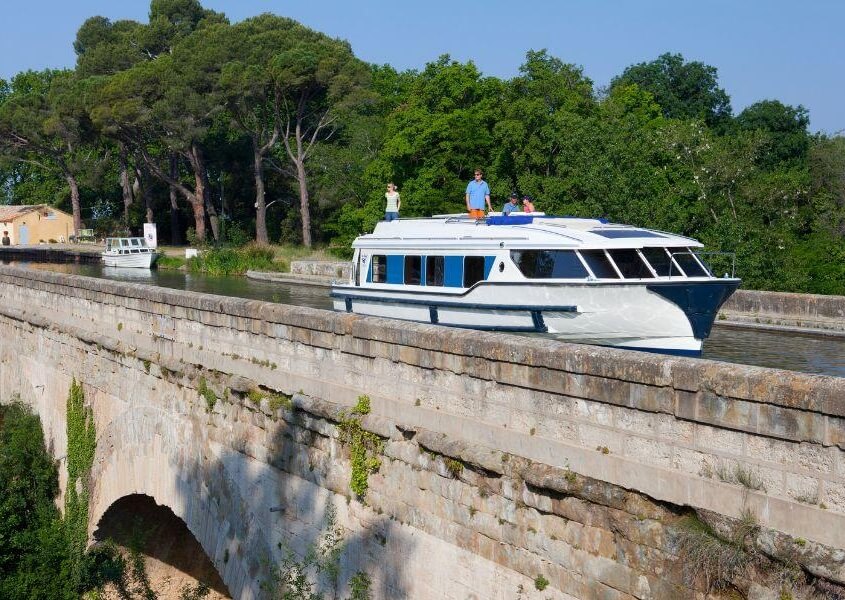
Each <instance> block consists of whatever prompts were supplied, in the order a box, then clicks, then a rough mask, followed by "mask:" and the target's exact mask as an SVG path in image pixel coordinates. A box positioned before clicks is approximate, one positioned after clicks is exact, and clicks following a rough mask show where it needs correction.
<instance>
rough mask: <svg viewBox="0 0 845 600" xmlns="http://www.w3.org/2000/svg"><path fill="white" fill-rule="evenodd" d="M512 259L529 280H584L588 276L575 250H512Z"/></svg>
mask: <svg viewBox="0 0 845 600" xmlns="http://www.w3.org/2000/svg"><path fill="white" fill-rule="evenodd" d="M511 259H512V260H513V262H514V263H515V264H516V266H517V267H518V268H519V270H520V271H521V272H522V274H523V275H525V276H526V277H527V278H529V279H584V278H586V277H587V275H588V273H587V269H585V268H584V265H582V264H581V261H580V260H578V255H576V254H575V251H574V250H511Z"/></svg>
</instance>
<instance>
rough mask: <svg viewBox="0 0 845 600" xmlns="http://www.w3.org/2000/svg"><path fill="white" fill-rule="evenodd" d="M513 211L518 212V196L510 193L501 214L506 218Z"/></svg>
mask: <svg viewBox="0 0 845 600" xmlns="http://www.w3.org/2000/svg"><path fill="white" fill-rule="evenodd" d="M515 210H519V194H517V193H516V192H511V198H510V200H508V201H507V202H505V205H504V206H503V207H502V214H503V215H505V216H507V215H509V214H511V213H512V212H513V211H515Z"/></svg>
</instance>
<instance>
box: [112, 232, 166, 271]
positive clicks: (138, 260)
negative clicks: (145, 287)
mask: <svg viewBox="0 0 845 600" xmlns="http://www.w3.org/2000/svg"><path fill="white" fill-rule="evenodd" d="M100 256H102V258H103V264H104V265H105V266H107V267H134V268H140V269H149V268H151V267H152V266H153V265H154V264H155V261H156V258H158V254H156V251H155V249H154V248H150V247H149V246H148V245H147V241H146V240H145V239H144V238H142V237H130V238H106V249H105V250H104V251H103V252H102V253H101V254H100Z"/></svg>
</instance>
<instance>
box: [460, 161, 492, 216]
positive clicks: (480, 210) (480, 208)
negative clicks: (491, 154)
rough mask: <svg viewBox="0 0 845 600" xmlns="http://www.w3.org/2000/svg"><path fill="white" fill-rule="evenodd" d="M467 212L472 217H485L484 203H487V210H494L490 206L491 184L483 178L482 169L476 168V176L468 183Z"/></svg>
mask: <svg viewBox="0 0 845 600" xmlns="http://www.w3.org/2000/svg"><path fill="white" fill-rule="evenodd" d="M466 202H467V212H468V213H469V216H470V218H473V219H483V218H484V203H485V202H486V203H487V210H489V211H492V210H493V208H492V207H491V206H490V186H489V185H487V182H486V181H484V180H483V179H482V178H481V169H476V170H475V178H474V179H473V180H472V181H470V182H469V183H468V184H467V191H466Z"/></svg>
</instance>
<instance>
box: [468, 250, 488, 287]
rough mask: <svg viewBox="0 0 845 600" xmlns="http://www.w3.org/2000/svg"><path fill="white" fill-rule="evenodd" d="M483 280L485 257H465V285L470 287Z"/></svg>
mask: <svg viewBox="0 0 845 600" xmlns="http://www.w3.org/2000/svg"><path fill="white" fill-rule="evenodd" d="M483 280H484V257H483V256H467V257H466V258H464V287H470V286H472V285H475V284H476V283H478V282H479V281H483Z"/></svg>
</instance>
